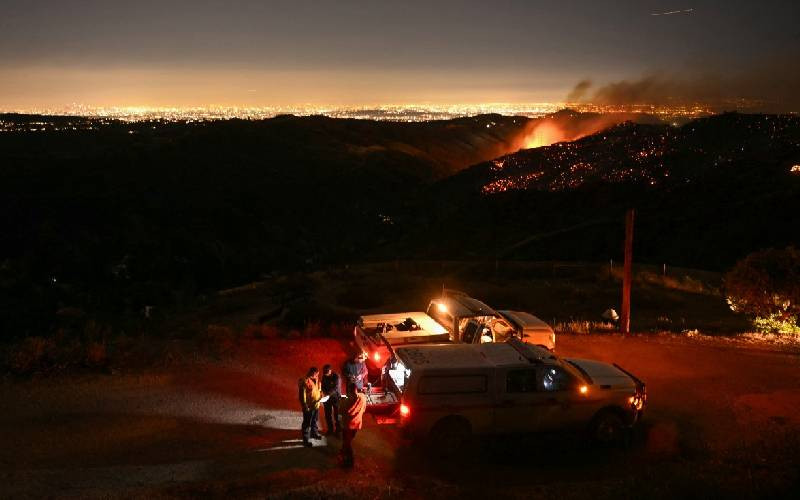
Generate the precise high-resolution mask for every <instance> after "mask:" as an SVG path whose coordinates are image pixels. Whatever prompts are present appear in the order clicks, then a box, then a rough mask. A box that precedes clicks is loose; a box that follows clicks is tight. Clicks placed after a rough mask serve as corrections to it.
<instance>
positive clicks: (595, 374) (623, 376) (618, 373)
mask: <svg viewBox="0 0 800 500" xmlns="http://www.w3.org/2000/svg"><path fill="white" fill-rule="evenodd" d="M567 361H569V362H570V363H573V364H575V365H577V366H578V367H579V368H580V369H581V370H583V371H584V372H585V373H586V374H587V375H589V377H591V379H592V382H593V383H594V385H599V386H604V385H605V386H609V388H611V389H631V390H632V391H633V390H635V389H636V381H634V380H633V379H632V378H630V377H629V376H628V374H627V373H625V372H623V371H622V370H620V369H619V368H617V367H616V366H614V365H612V364H610V363H604V362H602V361H595V360H592V359H575V358H567Z"/></svg>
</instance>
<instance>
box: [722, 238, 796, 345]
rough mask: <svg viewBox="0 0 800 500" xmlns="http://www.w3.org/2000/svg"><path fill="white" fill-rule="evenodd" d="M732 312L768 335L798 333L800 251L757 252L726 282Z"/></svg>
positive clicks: (746, 259)
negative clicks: (744, 315)
mask: <svg viewBox="0 0 800 500" xmlns="http://www.w3.org/2000/svg"><path fill="white" fill-rule="evenodd" d="M724 283H725V293H726V295H727V298H728V303H729V304H730V306H731V309H732V310H734V311H737V312H741V313H744V314H746V315H748V316H750V317H751V318H753V320H754V324H755V326H756V327H757V328H759V329H763V330H767V331H780V332H796V331H797V329H798V323H797V319H798V317H799V316H800V251H798V250H796V249H795V248H793V247H787V248H785V249H783V250H775V249H768V250H762V251H760V252H755V253H752V254H750V255H748V256H747V257H745V258H744V259H742V260H741V261H739V262H738V263H736V266H734V268H733V269H731V270H730V271H729V272H728V273H727V274H726V275H725V278H724Z"/></svg>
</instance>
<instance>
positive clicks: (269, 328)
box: [242, 324, 280, 339]
mask: <svg viewBox="0 0 800 500" xmlns="http://www.w3.org/2000/svg"><path fill="white" fill-rule="evenodd" d="M279 333H280V330H279V329H278V327H276V326H274V325H263V324H262V325H256V324H252V325H247V326H246V327H245V328H244V332H243V333H242V335H243V336H244V337H246V338H251V339H274V338H277V337H278V335H279Z"/></svg>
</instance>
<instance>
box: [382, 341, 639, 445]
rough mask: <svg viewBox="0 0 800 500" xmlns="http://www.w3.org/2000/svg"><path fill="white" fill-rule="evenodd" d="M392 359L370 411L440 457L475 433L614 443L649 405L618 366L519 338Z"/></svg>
mask: <svg viewBox="0 0 800 500" xmlns="http://www.w3.org/2000/svg"><path fill="white" fill-rule="evenodd" d="M395 352H396V356H397V360H396V363H394V365H393V366H392V368H391V369H390V370H389V375H390V377H389V380H388V384H387V387H386V390H385V391H383V390H382V391H380V392H379V393H375V394H371V395H370V406H369V409H370V410H371V411H373V412H376V413H377V412H380V411H383V413H384V414H385V416H384V417H381V420H379V422H383V423H396V424H398V425H399V426H400V427H402V428H403V430H404V431H405V433H407V434H408V435H409V436H411V437H428V438H430V439H432V440H433V441H434V442H435V443H436V445H437V448H439V449H442V450H451V449H455V448H458V447H459V445H460V444H462V443H463V442H464V441H465V440H466V439H467V438H468V437H469V436H470V435H473V434H474V435H481V434H515V433H529V432H540V431H554V430H562V429H574V430H585V431H588V432H589V435H590V436H591V437H592V438H593V439H594V440H595V441H597V442H600V443H607V444H610V443H613V442H616V441H617V440H619V439H620V438H621V437H622V436H623V435H624V433H625V431H626V429H630V428H631V427H633V425H634V424H636V422H638V421H639V419H640V418H641V415H642V412H643V410H644V407H645V404H646V401H647V392H646V389H645V384H644V383H643V382H642V381H641V380H639V379H638V378H636V377H635V376H634V375H632V374H631V373H629V372H627V371H625V370H624V369H622V368H620V367H619V366H618V365H612V364H608V363H603V362H600V361H592V360H586V359H571V358H559V357H557V356H555V355H554V354H553V353H552V352H550V351H548V350H546V349H543V348H540V347H537V346H534V345H531V344H525V343H523V342H521V341H520V340H519V339H510V340H508V341H507V342H503V343H486V344H438V345H433V344H430V345H413V346H412V345H408V346H401V347H398V348H397V349H396V351H395Z"/></svg>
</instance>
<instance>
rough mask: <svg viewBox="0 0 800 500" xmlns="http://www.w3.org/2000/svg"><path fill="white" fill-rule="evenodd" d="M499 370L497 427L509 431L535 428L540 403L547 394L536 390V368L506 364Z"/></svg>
mask: <svg viewBox="0 0 800 500" xmlns="http://www.w3.org/2000/svg"><path fill="white" fill-rule="evenodd" d="M503 372H504V373H499V377H498V379H497V384H498V387H497V395H498V398H497V404H496V406H495V426H496V428H497V430H498V431H499V432H510V433H517V432H519V433H521V432H532V431H536V430H538V429H539V422H540V420H541V411H542V407H543V406H544V405H546V404H547V401H546V400H547V398H548V396H549V395H548V394H545V393H543V392H541V391H538V390H537V381H538V373H537V371H536V368H535V367H530V368H510V369H507V370H503Z"/></svg>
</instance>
